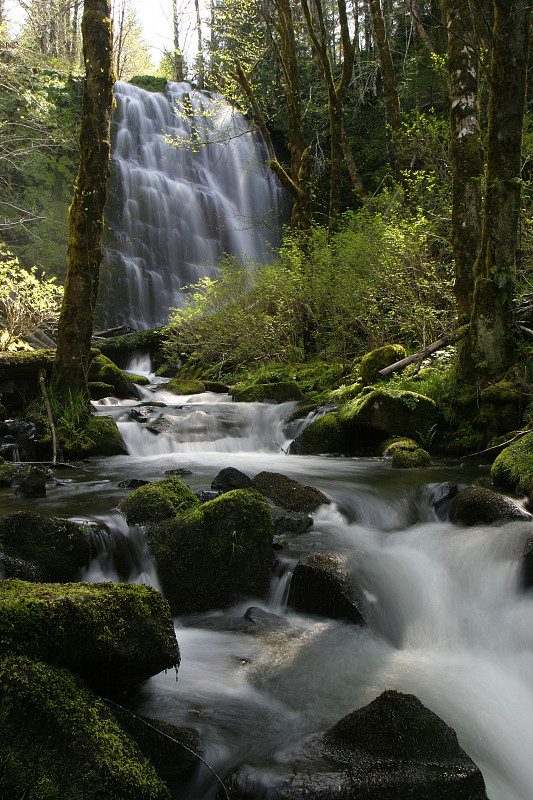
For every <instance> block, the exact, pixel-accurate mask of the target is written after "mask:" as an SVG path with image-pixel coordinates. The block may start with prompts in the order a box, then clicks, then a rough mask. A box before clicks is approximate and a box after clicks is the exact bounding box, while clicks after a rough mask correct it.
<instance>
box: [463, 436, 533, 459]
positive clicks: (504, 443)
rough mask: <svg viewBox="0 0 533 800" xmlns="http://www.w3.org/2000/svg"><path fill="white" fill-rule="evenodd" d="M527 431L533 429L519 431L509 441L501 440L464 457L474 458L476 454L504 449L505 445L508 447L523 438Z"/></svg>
mask: <svg viewBox="0 0 533 800" xmlns="http://www.w3.org/2000/svg"><path fill="white" fill-rule="evenodd" d="M526 433H531V431H518V433H517V434H516V436H513V438H512V439H509V440H508V441H507V442H501V444H495V445H493V446H492V447H487V449H486V450H478V452H477V453H469V454H468V455H467V456H463V458H474V456H482V455H484V454H485V453H490V452H491V450H500V449H501V450H503V448H504V447H507V445H508V444H512V443H513V442H516V440H517V439H521V438H522V436H525V435H526Z"/></svg>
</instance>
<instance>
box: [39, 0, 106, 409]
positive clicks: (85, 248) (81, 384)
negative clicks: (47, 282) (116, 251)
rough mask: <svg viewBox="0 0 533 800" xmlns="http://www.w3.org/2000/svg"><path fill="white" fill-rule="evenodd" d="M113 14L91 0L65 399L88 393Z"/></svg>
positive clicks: (57, 367)
mask: <svg viewBox="0 0 533 800" xmlns="http://www.w3.org/2000/svg"><path fill="white" fill-rule="evenodd" d="M110 16H111V8H110V0H85V6H84V12H83V19H82V36H83V61H84V64H85V89H84V94H83V105H82V114H81V125H80V165H79V170H78V177H77V179H76V185H75V187H74V196H73V199H72V204H71V206H70V209H69V245H68V271H67V280H66V283H65V293H64V295H63V303H62V306H61V314H60V317H59V325H58V338H57V350H56V357H55V361H54V368H53V374H52V383H53V385H54V388H55V390H56V391H57V393H58V394H59V395H60V396H63V397H68V396H69V394H70V393H71V394H72V395H76V394H78V393H79V392H85V393H87V372H88V367H89V357H90V350H91V338H92V333H93V322H94V309H95V306H96V299H97V295H98V283H99V278H100V265H101V262H102V257H103V251H102V231H103V223H104V205H105V202H106V199H107V183H108V178H109V155H110V149H111V148H110V136H109V124H110V118H111V109H112V104H113V84H114V80H115V76H114V71H113V27H112V23H111V18H110Z"/></svg>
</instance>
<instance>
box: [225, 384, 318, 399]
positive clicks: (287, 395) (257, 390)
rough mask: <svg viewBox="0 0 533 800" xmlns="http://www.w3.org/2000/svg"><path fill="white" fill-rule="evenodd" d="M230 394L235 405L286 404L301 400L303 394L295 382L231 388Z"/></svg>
mask: <svg viewBox="0 0 533 800" xmlns="http://www.w3.org/2000/svg"><path fill="white" fill-rule="evenodd" d="M231 394H232V397H233V399H234V400H235V401H236V402H237V403H261V402H263V401H265V400H266V401H270V402H272V403H286V402H287V401H289V400H302V398H303V393H302V390H301V389H300V387H299V386H298V384H297V383H296V382H295V381H276V382H273V383H253V384H251V385H250V386H243V387H242V388H240V387H236V386H234V387H232V389H231Z"/></svg>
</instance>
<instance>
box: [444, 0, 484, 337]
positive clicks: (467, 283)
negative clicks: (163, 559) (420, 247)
mask: <svg viewBox="0 0 533 800" xmlns="http://www.w3.org/2000/svg"><path fill="white" fill-rule="evenodd" d="M442 10H443V17H444V20H445V23H446V27H447V29H448V71H449V75H450V87H451V101H452V102H451V107H450V125H451V156H452V162H453V199H452V243H453V253H454V259H455V282H454V293H455V297H456V300H457V312H458V320H459V324H460V325H462V324H464V323H465V322H468V320H469V319H470V314H471V311H472V302H473V297H474V263H475V260H476V258H477V255H478V252H479V247H480V243H481V181H482V178H483V172H484V168H485V164H484V155H483V147H482V142H481V130H480V125H479V118H478V97H477V93H478V68H479V64H478V57H477V47H476V36H475V32H474V20H473V17H472V13H471V9H470V2H469V0H442Z"/></svg>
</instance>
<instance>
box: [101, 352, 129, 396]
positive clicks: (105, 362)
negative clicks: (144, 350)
mask: <svg viewBox="0 0 533 800" xmlns="http://www.w3.org/2000/svg"><path fill="white" fill-rule="evenodd" d="M88 379H89V381H90V382H99V383H107V384H110V385H111V386H112V387H113V394H115V395H116V396H117V397H119V398H121V399H122V398H126V397H132V398H134V399H137V398H138V396H139V395H138V392H137V389H136V388H135V386H134V385H133V381H132V380H131V379H130V377H129V376H128V375H126V373H125V372H122V370H121V369H119V368H118V367H117V366H116V364H114V363H113V362H112V361H111V359H110V358H108V357H107V356H105V355H104V354H103V353H98V355H96V356H95V357H94V358H93V360H92V361H91V366H90V367H89V375H88Z"/></svg>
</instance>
